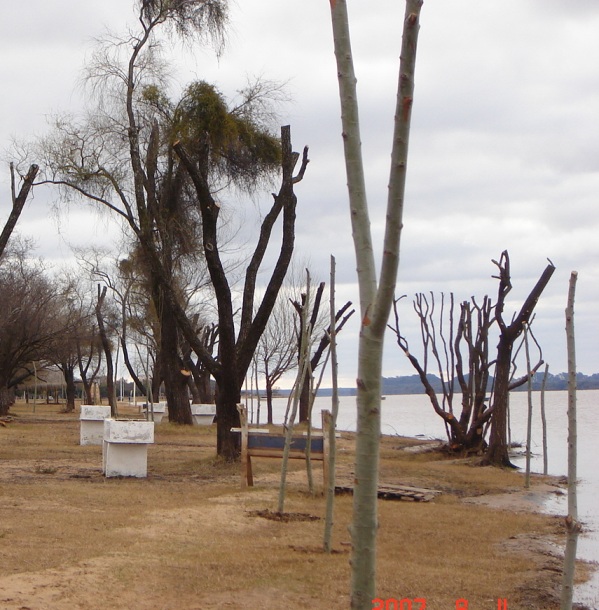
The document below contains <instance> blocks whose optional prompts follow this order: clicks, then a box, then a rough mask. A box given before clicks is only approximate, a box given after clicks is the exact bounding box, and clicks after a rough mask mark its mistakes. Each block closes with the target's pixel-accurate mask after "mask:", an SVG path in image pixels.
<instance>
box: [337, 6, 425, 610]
mask: <svg viewBox="0 0 599 610" xmlns="http://www.w3.org/2000/svg"><path fill="white" fill-rule="evenodd" d="M330 5H331V20H332V25H333V39H334V46H335V57H336V60H337V73H338V80H339V97H340V102H341V121H342V127H343V143H344V154H345V165H346V175H347V185H348V194H349V205H350V213H351V222H352V233H353V241H354V249H355V253H356V263H357V272H358V284H359V292H360V313H361V318H362V320H361V329H360V341H359V348H358V351H359V354H358V378H357V382H356V383H357V408H358V420H357V432H356V465H355V477H354V481H355V482H354V496H353V501H354V504H353V524H352V527H351V534H352V559H351V566H352V579H351V607H352V608H353V609H354V610H357V609H360V610H366V609H370V608H372V599H373V598H374V597H376V595H375V591H376V582H375V575H376V533H377V528H378V521H377V488H378V460H379V439H380V421H381V372H382V354H383V339H384V334H385V329H386V325H387V320H388V318H389V313H390V311H391V306H392V303H393V297H394V293H395V282H396V278H397V268H398V264H399V243H400V235H401V227H402V215H403V197H404V191H405V176H406V166H407V152H408V139H409V127H410V118H411V110H412V101H413V87H414V78H413V75H414V66H415V59H416V43H417V38H418V29H419V25H418V23H419V14H420V8H421V6H422V1H421V0H408V1H407V2H406V14H405V19H404V28H403V38H402V49H401V61H400V75H399V84H398V92H397V104H396V113H395V125H394V135H393V147H392V152H391V171H390V178H389V191H388V201H387V211H386V223H385V238H384V244H383V259H382V263H381V272H380V278H379V281H378V283H377V276H376V268H375V263H374V253H373V247H372V236H371V232H370V219H369V214H368V202H367V198H366V188H365V180H364V169H363V162H362V153H361V142H360V125H359V114H358V102H357V91H356V76H355V73H354V68H353V59H352V51H351V41H350V34H349V19H348V14H347V3H346V1H345V0H331V1H330Z"/></svg>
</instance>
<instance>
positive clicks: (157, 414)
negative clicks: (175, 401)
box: [143, 401, 168, 424]
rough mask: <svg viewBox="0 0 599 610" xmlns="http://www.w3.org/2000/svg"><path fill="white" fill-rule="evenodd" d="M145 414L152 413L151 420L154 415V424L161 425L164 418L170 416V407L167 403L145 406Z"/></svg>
mask: <svg viewBox="0 0 599 610" xmlns="http://www.w3.org/2000/svg"><path fill="white" fill-rule="evenodd" d="M143 410H144V413H147V412H148V411H149V412H150V416H149V417H150V418H151V417H152V413H154V422H155V423H157V424H159V423H160V422H161V421H162V418H163V417H166V416H168V407H167V403H166V401H163V402H156V403H153V404H152V406H151V407H149V406H148V405H146V406H144V409H143Z"/></svg>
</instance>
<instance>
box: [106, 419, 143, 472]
mask: <svg viewBox="0 0 599 610" xmlns="http://www.w3.org/2000/svg"><path fill="white" fill-rule="evenodd" d="M153 442H154V422H151V421H141V420H125V419H105V420H104V442H103V444H102V471H103V472H104V475H105V476H106V477H146V476H147V475H148V444H150V443H153Z"/></svg>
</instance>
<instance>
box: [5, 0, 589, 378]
mask: <svg viewBox="0 0 599 610" xmlns="http://www.w3.org/2000/svg"><path fill="white" fill-rule="evenodd" d="M130 7H131V5H130V3H129V2H128V1H127V0H104V1H103V2H93V3H92V2H81V1H80V0H54V1H53V2H47V1H45V0H43V1H42V0H33V1H31V2H28V3H25V4H19V3H16V4H15V3H10V4H9V5H7V6H6V7H3V18H2V21H1V22H0V82H2V84H3V95H2V98H1V99H0V108H1V112H0V147H1V148H2V149H5V148H7V147H8V146H9V143H10V139H11V138H12V137H16V138H19V139H26V138H28V137H31V135H32V134H35V133H38V134H40V133H43V131H44V130H45V129H46V116H47V115H49V114H51V113H53V112H57V111H58V112H61V111H64V110H70V111H76V110H77V108H78V107H79V106H80V104H81V88H80V87H79V86H78V83H79V82H80V77H81V68H82V66H83V64H84V61H85V57H86V55H88V54H89V51H90V49H91V48H93V38H94V37H97V36H99V35H101V34H102V33H103V32H104V31H105V29H106V28H111V29H113V30H115V31H123V30H124V29H125V24H126V23H127V20H130V18H131V14H132V11H131V8H130ZM374 8H376V10H373V9H374ZM349 10H350V20H351V28H352V37H353V51H354V61H355V65H356V72H357V77H358V92H359V103H360V112H361V121H362V141H363V154H364V160H365V165H366V179H367V185H368V197H369V204H370V208H371V221H372V230H373V236H374V241H375V244H380V243H381V239H382V237H381V236H382V230H383V223H384V206H385V203H386V192H387V181H388V173H389V153H390V143H391V133H392V128H393V124H392V123H393V111H394V104H395V92H396V84H397V72H398V64H399V50H400V44H401V40H400V37H401V28H402V20H403V11H404V6H403V3H402V2H399V1H398V0H380V1H379V2H376V3H373V2H365V1H363V0H353V1H350V2H349ZM597 32H599V2H597V1H596V0H537V1H532V0H517V1H516V0H511V1H506V0H486V1H485V2H471V1H466V0H425V3H424V6H423V9H422V14H421V30H420V37H419V43H418V56H417V67H416V89H415V98H414V109H413V124H412V135H411V143H410V157H409V161H408V185H407V194H406V209H405V215H404V225H405V227H404V231H403V234H402V242H401V264H400V273H399V278H398V288H397V293H398V294H408V295H413V294H414V293H416V292H419V291H425V292H428V291H431V290H432V291H435V292H437V293H438V292H440V291H444V292H446V293H448V292H450V291H453V292H455V293H456V297H457V298H458V299H463V298H468V297H469V296H471V295H476V296H479V297H482V296H483V295H485V294H489V295H491V296H493V297H494V296H495V294H496V289H497V286H496V281H495V280H494V279H493V278H492V277H491V276H492V275H493V274H494V273H495V271H496V268H495V267H494V265H493V264H492V262H491V260H492V259H498V258H499V256H500V254H501V252H502V250H505V249H507V250H509V253H510V257H511V268H512V283H513V291H512V293H511V295H510V301H509V307H508V316H510V315H511V312H512V311H514V310H515V309H517V308H518V307H519V306H520V304H521V303H522V301H523V299H524V298H525V297H526V295H527V294H528V292H529V291H530V289H531V288H532V286H533V285H534V283H535V282H536V280H537V279H538V277H539V275H540V274H541V273H542V271H543V269H544V268H545V266H546V265H547V258H549V259H551V261H553V263H554V264H555V265H556V267H557V269H556V272H555V274H554V276H553V278H552V280H551V282H550V285H549V287H548V288H547V290H546V292H545V294H544V295H543V297H542V299H541V301H540V302H539V305H538V307H537V316H536V320H535V324H534V328H535V329H536V335H537V337H538V339H539V341H540V343H541V345H542V347H543V352H544V357H545V360H546V361H547V362H548V364H549V366H550V371H551V372H553V373H558V372H562V371H565V370H566V366H567V360H566V353H565V332H564V324H565V321H564V308H565V305H566V295H567V288H568V279H569V276H570V272H571V271H572V270H577V271H578V272H579V280H578V286H577V300H576V331H577V337H576V338H577V351H578V354H577V360H578V368H579V370H580V371H582V372H584V373H587V374H588V373H592V372H596V371H599V363H598V358H597V342H598V340H599V332H598V328H599V311H598V307H597V305H598V302H599V270H598V262H599V238H598V235H599V205H598V203H599V70H598V69H597V65H598V63H599V36H597ZM177 57H178V59H177V63H176V65H173V70H172V75H173V83H174V86H183V85H184V84H185V83H186V82H188V81H189V80H192V79H195V78H202V79H205V80H208V81H212V82H214V83H216V84H217V85H218V87H219V88H220V89H221V90H222V91H223V92H224V93H225V94H228V95H233V94H234V93H235V91H236V90H237V89H239V88H241V87H242V86H243V85H244V84H245V81H246V77H247V76H250V77H253V76H263V77H265V78H268V79H273V80H279V81H286V82H287V92H288V94H289V96H290V97H291V98H292V101H291V102H290V103H289V104H287V105H285V106H283V107H282V108H281V124H290V125H291V128H292V139H293V143H294V147H295V148H296V150H301V147H303V146H304V145H305V144H307V145H309V146H310V159H311V163H310V165H309V168H308V171H307V173H306V176H305V179H304V181H303V182H302V183H301V184H299V185H298V186H297V189H296V192H297V194H298V197H299V204H298V232H297V242H296V243H297V250H298V253H299V254H300V256H302V257H304V258H306V257H309V259H310V267H311V269H312V271H313V273H314V275H315V276H317V278H319V279H325V280H326V279H328V265H329V256H330V255H331V254H333V255H335V257H336V259H337V265H338V269H337V281H338V290H337V301H338V302H339V303H341V302H344V301H345V300H347V299H351V300H354V302H357V289H356V286H355V281H356V280H355V262H354V255H353V244H352V239H351V230H350V224H349V214H348V207H347V194H346V187H345V184H346V181H345V174H344V165H343V157H342V142H341V135H340V131H341V128H340V119H339V114H340V113H339V101H338V95H337V79H336V69H335V64H334V55H333V50H332V37H331V26H330V10H329V3H328V2H327V1H326V0H310V1H306V2H301V3H289V2H281V1H280V0H243V1H241V0H238V2H237V3H236V4H235V5H233V6H232V10H231V27H230V29H229V36H228V42H227V47H226V49H225V52H224V54H223V55H222V57H221V58H220V59H219V60H216V59H215V57H214V54H213V52H212V51H211V50H210V49H193V50H190V49H188V50H186V51H183V52H182V53H177ZM5 157H6V155H5ZM4 167H5V169H4V170H2V171H1V172H0V218H2V219H4V218H5V217H6V215H7V214H8V210H9V198H10V190H9V182H8V176H9V174H8V168H7V166H6V165H4ZM268 197H269V195H268V194H266V195H265V201H268ZM49 200H50V197H49V195H47V194H45V193H42V192H41V189H37V190H36V194H35V198H34V200H33V201H32V202H30V203H29V204H28V205H27V207H26V209H25V211H24V213H23V216H22V218H21V220H20V222H19V227H18V229H19V232H20V233H21V234H23V235H31V236H34V237H35V238H36V240H37V243H38V254H39V255H41V256H44V257H47V258H48V259H50V260H52V261H53V262H54V263H55V264H59V261H60V260H62V259H68V258H69V257H71V256H72V255H71V251H70V245H71V244H81V243H89V242H91V241H94V240H99V241H102V240H106V235H107V233H108V234H109V232H110V230H109V227H108V225H107V224H106V221H105V220H102V219H100V218H98V217H97V216H95V215H94V216H91V218H90V216H89V213H88V212H85V211H83V210H81V211H77V210H76V209H72V210H71V212H70V215H69V216H68V217H64V216H63V217H62V218H61V219H56V218H55V217H54V216H52V215H51V214H50V212H49V208H48V205H47V202H48V201H49ZM248 209H251V208H248ZM244 214H245V215H246V217H248V216H249V214H250V212H248V211H247V210H246V211H245V212H244ZM249 224H250V225H251V223H249ZM377 257H380V252H377ZM356 317H357V316H356ZM404 317H405V320H406V329H407V330H408V331H409V333H410V337H411V339H412V344H413V345H414V346H415V345H417V344H418V334H417V329H416V328H415V327H414V326H413V314H411V313H410V311H409V308H406V309H405V313H404ZM410 318H412V320H411V322H410ZM410 325H411V326H410ZM357 330H358V325H357V320H355V321H354V323H353V324H351V325H350V326H348V328H347V329H346V330H344V331H343V334H342V335H341V336H340V337H339V342H340V359H341V361H340V374H341V381H340V382H341V384H342V385H353V384H354V379H355V368H356V345H357ZM412 372H413V371H412V370H411V369H410V366H409V363H407V361H406V359H405V357H404V356H403V355H402V354H401V353H400V352H399V350H398V349H397V347H395V346H394V344H393V338H392V336H388V338H387V345H386V357H385V363H384V374H385V375H386V376H393V375H400V374H412Z"/></svg>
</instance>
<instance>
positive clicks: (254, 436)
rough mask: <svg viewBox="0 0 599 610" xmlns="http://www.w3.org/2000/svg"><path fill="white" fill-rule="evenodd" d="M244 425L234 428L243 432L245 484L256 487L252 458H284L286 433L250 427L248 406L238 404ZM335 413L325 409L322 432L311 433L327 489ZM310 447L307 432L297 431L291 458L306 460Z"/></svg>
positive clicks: (314, 455)
mask: <svg viewBox="0 0 599 610" xmlns="http://www.w3.org/2000/svg"><path fill="white" fill-rule="evenodd" d="M237 409H238V410H239V419H240V424H241V428H233V431H234V432H240V433H241V487H242V488H245V487H248V486H250V487H253V485H254V475H253V472H252V457H260V458H279V459H281V458H282V457H283V451H284V448H285V435H284V434H280V433H275V432H270V431H269V430H266V429H262V428H250V427H249V425H248V419H247V409H246V408H245V407H244V406H243V405H237ZM330 426H331V413H330V412H329V411H322V432H320V431H319V432H312V434H311V436H310V460H311V461H316V462H322V472H323V481H324V487H325V489H326V487H327V484H328V477H329V430H330ZM307 448H308V436H307V433H303V434H302V435H298V434H294V435H293V436H292V439H291V446H290V449H289V459H295V460H300V459H301V460H305V459H306V450H307Z"/></svg>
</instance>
